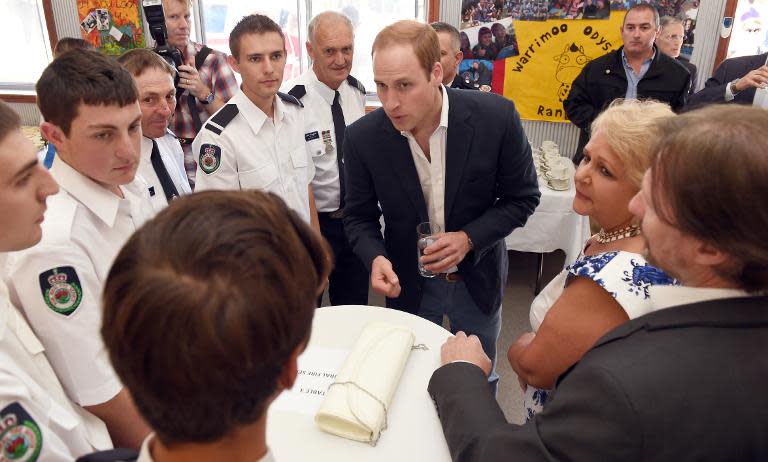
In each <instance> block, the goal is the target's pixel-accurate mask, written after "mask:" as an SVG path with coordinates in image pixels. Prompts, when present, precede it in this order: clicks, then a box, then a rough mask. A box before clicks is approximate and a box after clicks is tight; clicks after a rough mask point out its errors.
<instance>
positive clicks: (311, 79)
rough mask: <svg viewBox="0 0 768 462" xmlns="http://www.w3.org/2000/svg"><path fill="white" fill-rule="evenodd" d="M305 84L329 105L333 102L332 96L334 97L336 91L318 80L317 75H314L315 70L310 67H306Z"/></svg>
mask: <svg viewBox="0 0 768 462" xmlns="http://www.w3.org/2000/svg"><path fill="white" fill-rule="evenodd" d="M342 85H343V83H342ZM307 86H312V89H313V90H315V91H316V92H317V94H319V95H320V96H321V97H322V98H323V99H324V100H325V102H326V103H328V105H329V106H330V105H331V104H333V98H335V97H336V91H335V90H333V89H332V88H331V87H329V86H328V85H326V84H324V83H323V82H321V81H319V80H318V79H317V75H315V71H314V70H313V69H312V68H311V67H310V68H309V69H307ZM339 92H341V87H339ZM339 99H341V96H339ZM339 104H341V102H339Z"/></svg>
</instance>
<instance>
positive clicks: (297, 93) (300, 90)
mask: <svg viewBox="0 0 768 462" xmlns="http://www.w3.org/2000/svg"><path fill="white" fill-rule="evenodd" d="M288 94H289V95H291V96H293V97H294V98H296V99H301V98H303V97H304V95H306V94H307V89H306V88H305V87H304V85H294V86H293V88H291V91H289V92H288Z"/></svg>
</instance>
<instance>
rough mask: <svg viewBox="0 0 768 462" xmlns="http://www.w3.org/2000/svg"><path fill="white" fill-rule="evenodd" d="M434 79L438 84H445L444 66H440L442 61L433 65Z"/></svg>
mask: <svg viewBox="0 0 768 462" xmlns="http://www.w3.org/2000/svg"><path fill="white" fill-rule="evenodd" d="M432 77H433V78H434V79H435V81H436V82H438V83H442V82H443V65H442V64H440V61H437V62H436V63H435V64H433V65H432Z"/></svg>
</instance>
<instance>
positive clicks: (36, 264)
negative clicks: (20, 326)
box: [4, 158, 154, 406]
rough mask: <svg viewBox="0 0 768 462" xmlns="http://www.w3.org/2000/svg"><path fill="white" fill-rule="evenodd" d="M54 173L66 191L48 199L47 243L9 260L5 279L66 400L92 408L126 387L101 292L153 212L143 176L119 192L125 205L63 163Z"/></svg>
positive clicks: (39, 244)
mask: <svg viewBox="0 0 768 462" xmlns="http://www.w3.org/2000/svg"><path fill="white" fill-rule="evenodd" d="M51 174H52V175H53V178H54V179H55V180H56V182H57V183H58V184H59V186H60V188H61V189H60V190H59V192H58V193H57V194H55V195H53V196H50V197H49V198H48V202H47V205H48V209H47V210H46V212H45V219H44V221H43V224H42V229H43V237H42V240H41V241H40V242H39V243H38V244H37V245H35V246H34V247H31V248H29V249H26V250H22V251H20V252H14V253H12V254H9V255H8V261H7V271H6V272H5V274H4V277H5V278H6V284H7V285H8V290H9V292H10V299H11V302H12V303H13V304H14V305H15V306H16V307H18V308H19V310H20V311H21V312H22V313H24V316H25V317H26V318H27V320H28V321H29V323H30V325H31V326H32V329H33V330H34V331H35V334H36V335H37V336H38V337H39V338H40V341H41V342H42V344H43V345H44V346H45V349H46V352H47V355H48V359H49V360H50V362H51V365H52V366H53V369H54V370H55V371H56V375H57V376H58V377H59V380H61V383H62V385H63V386H64V390H65V391H66V392H67V396H69V398H70V399H71V400H73V401H74V402H76V403H78V404H80V405H81V406H92V405H96V404H102V403H105V402H106V401H108V400H110V399H111V398H113V397H114V396H115V395H117V393H118V392H119V391H120V390H121V389H122V384H121V383H120V381H119V380H118V378H117V376H116V375H115V373H114V371H113V370H112V366H111V364H110V362H109V357H108V355H107V352H106V349H105V348H104V344H103V343H102V340H101V335H100V333H99V331H100V329H101V311H102V310H101V292H102V288H103V285H104V282H105V280H106V278H107V274H108V272H109V269H110V267H111V266H112V262H113V261H114V259H115V256H117V253H118V251H119V250H120V249H121V248H122V246H123V244H124V243H125V241H127V240H128V238H129V237H130V236H131V234H133V232H134V231H135V230H136V229H137V228H138V227H139V226H141V225H142V224H143V223H144V222H145V221H146V220H147V219H149V218H150V217H151V216H152V215H153V214H154V212H153V209H152V204H151V203H150V202H149V197H148V196H147V186H146V183H144V182H143V181H142V180H141V179H140V178H138V177H137V179H136V180H134V181H133V182H131V183H129V184H127V185H124V186H121V187H120V190H121V191H122V193H123V195H124V198H122V199H121V198H119V197H118V196H117V195H115V194H114V193H112V192H110V191H108V190H107V189H105V188H104V187H102V186H100V185H99V184H97V183H96V182H94V181H93V180H91V179H90V178H88V177H86V176H84V175H82V174H81V173H79V172H77V171H76V170H74V169H73V168H72V167H70V166H69V165H68V164H66V163H65V162H63V161H62V160H61V159H60V158H59V159H57V160H56V162H54V164H53V167H52V168H51Z"/></svg>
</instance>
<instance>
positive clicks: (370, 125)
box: [347, 108, 395, 136]
mask: <svg viewBox="0 0 768 462" xmlns="http://www.w3.org/2000/svg"><path fill="white" fill-rule="evenodd" d="M383 130H389V131H392V130H395V128H394V126H393V125H392V122H391V121H390V120H389V117H387V114H386V113H385V112H384V109H383V108H378V109H375V110H373V111H371V112H369V113H368V114H366V115H364V116H363V117H360V118H359V119H357V120H356V121H354V122H352V123H351V124H349V125H348V126H347V133H348V134H353V135H354V134H357V133H364V134H365V135H364V136H369V135H370V134H373V133H379V132H381V131H383Z"/></svg>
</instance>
